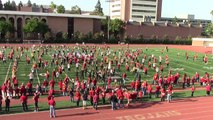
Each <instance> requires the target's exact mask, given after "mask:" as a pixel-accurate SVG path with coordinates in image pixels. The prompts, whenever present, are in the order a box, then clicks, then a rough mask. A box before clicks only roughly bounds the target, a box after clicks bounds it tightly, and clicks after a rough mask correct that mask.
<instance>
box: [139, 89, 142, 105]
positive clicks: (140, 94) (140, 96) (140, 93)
mask: <svg viewBox="0 0 213 120" xmlns="http://www.w3.org/2000/svg"><path fill="white" fill-rule="evenodd" d="M138 98H139V99H140V102H142V98H143V92H142V91H141V90H140V91H139V92H138Z"/></svg>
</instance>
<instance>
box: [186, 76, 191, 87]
mask: <svg viewBox="0 0 213 120" xmlns="http://www.w3.org/2000/svg"><path fill="white" fill-rule="evenodd" d="M186 82H187V87H190V82H191V78H190V77H189V76H188V77H187V79H186Z"/></svg>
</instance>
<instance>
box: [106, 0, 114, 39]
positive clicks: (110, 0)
mask: <svg viewBox="0 0 213 120" xmlns="http://www.w3.org/2000/svg"><path fill="white" fill-rule="evenodd" d="M106 2H108V3H109V17H108V23H107V24H108V27H107V40H108V42H109V37H110V36H109V26H110V25H109V24H110V3H111V2H114V0H106Z"/></svg>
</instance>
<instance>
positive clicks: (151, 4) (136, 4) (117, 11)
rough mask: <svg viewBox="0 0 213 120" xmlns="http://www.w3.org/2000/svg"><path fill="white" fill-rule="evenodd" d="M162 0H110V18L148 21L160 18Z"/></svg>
mask: <svg viewBox="0 0 213 120" xmlns="http://www.w3.org/2000/svg"><path fill="white" fill-rule="evenodd" d="M161 9H162V0H111V1H110V18H111V19H115V18H118V19H121V20H123V21H138V22H150V21H159V20H160V19H161Z"/></svg>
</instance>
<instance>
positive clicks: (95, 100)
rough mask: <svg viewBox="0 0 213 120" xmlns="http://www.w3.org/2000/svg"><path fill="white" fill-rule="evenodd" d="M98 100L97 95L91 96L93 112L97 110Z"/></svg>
mask: <svg viewBox="0 0 213 120" xmlns="http://www.w3.org/2000/svg"><path fill="white" fill-rule="evenodd" d="M98 99H99V97H98V93H96V94H95V95H94V96H93V108H94V109H95V110H97V109H98Z"/></svg>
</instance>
